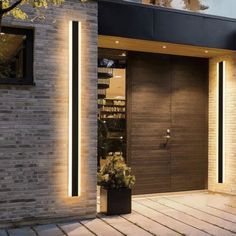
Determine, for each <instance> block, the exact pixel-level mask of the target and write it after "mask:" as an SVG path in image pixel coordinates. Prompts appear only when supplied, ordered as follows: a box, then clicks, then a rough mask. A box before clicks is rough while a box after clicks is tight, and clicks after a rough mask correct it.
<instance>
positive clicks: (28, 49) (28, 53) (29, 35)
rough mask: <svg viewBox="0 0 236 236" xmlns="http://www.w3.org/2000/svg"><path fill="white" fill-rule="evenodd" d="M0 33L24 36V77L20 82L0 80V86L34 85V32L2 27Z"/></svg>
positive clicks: (15, 79) (25, 29) (14, 79)
mask: <svg viewBox="0 0 236 236" xmlns="http://www.w3.org/2000/svg"><path fill="white" fill-rule="evenodd" d="M1 32H2V33H5V34H15V35H25V36H26V41H25V49H24V50H25V54H24V61H25V63H24V67H23V71H24V76H23V79H22V80H18V79H17V78H7V79H4V80H1V79H0V85H2V84H15V85H35V84H34V68H33V67H34V30H33V29H30V28H15V27H7V26H2V30H1Z"/></svg>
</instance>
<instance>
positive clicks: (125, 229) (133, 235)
mask: <svg viewBox="0 0 236 236" xmlns="http://www.w3.org/2000/svg"><path fill="white" fill-rule="evenodd" d="M101 218H102V219H103V220H104V221H106V222H107V223H108V224H109V225H112V226H113V227H114V228H116V229H118V230H119V231H121V232H122V233H123V234H125V235H127V236H137V235H142V236H150V235H152V234H150V233H148V232H147V231H145V230H144V229H141V228H139V227H138V226H136V225H134V224H133V223H131V222H129V221H127V220H126V219H124V218H122V217H120V216H103V217H101Z"/></svg>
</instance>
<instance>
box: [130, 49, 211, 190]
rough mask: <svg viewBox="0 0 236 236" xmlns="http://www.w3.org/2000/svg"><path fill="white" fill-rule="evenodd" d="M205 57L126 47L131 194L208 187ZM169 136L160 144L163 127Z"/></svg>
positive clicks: (206, 77)
mask: <svg viewBox="0 0 236 236" xmlns="http://www.w3.org/2000/svg"><path fill="white" fill-rule="evenodd" d="M207 107H208V61H207V60H206V59H199V58H191V57H178V56H170V55H160V54H152V53H137V52H130V53H129V55H128V68H127V112H128V113H127V140H128V141H127V154H128V162H129V164H130V165H131V167H132V169H133V172H134V174H135V175H136V179H137V180H136V186H135V188H134V194H144V193H158V192H169V191H183V190H193V189H204V188H206V187H207V163H208V159H207V158H208V157H207V155H208V154H207V152H208V150H207V143H208V111H207ZM168 128H170V129H171V136H172V138H171V142H170V143H169V145H168V146H167V147H164V146H163V143H164V141H165V140H164V138H163V136H164V135H165V134H166V129H168Z"/></svg>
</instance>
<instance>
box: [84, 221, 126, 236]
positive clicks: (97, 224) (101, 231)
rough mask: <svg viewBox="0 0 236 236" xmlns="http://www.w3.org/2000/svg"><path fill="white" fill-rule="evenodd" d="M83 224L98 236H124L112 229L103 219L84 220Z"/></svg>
mask: <svg viewBox="0 0 236 236" xmlns="http://www.w3.org/2000/svg"><path fill="white" fill-rule="evenodd" d="M81 223H82V224H83V225H84V226H86V227H87V228H89V229H90V230H91V231H92V232H94V233H95V234H96V235H97V236H121V235H123V234H122V233H120V232H119V231H117V230H116V229H114V228H112V227H111V226H110V225H108V224H107V223H105V222H103V221H102V220H101V219H94V220H84V221H81Z"/></svg>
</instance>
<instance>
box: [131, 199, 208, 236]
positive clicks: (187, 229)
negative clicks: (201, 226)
mask: <svg viewBox="0 0 236 236" xmlns="http://www.w3.org/2000/svg"><path fill="white" fill-rule="evenodd" d="M133 209H134V210H135V211H137V212H138V213H140V214H142V215H144V216H146V217H149V218H151V219H153V220H155V221H156V222H158V223H160V224H162V225H165V226H167V227H168V228H170V229H173V230H174V231H176V232H179V233H180V234H184V235H191V236H193V235H194V236H201V235H207V234H206V233H204V232H202V231H200V230H197V229H195V228H193V227H191V226H188V225H186V224H184V223H182V222H180V221H178V220H175V219H173V218H171V217H169V216H166V215H164V214H163V213H160V212H157V211H155V210H152V209H150V208H148V207H147V206H144V205H142V204H140V203H138V202H136V201H134V202H133Z"/></svg>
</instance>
